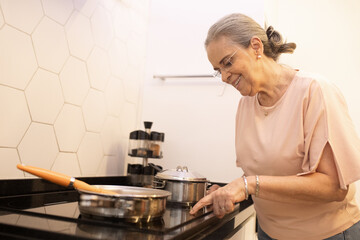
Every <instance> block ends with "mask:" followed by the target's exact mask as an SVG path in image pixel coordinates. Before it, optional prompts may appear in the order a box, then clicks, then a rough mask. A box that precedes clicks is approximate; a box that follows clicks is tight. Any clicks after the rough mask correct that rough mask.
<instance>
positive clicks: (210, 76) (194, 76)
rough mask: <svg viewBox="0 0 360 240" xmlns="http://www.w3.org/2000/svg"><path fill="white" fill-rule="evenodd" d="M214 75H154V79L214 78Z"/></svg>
mask: <svg viewBox="0 0 360 240" xmlns="http://www.w3.org/2000/svg"><path fill="white" fill-rule="evenodd" d="M213 77H214V76H213V75H210V74H209V75H154V76H153V78H158V79H161V80H164V81H165V80H166V79H168V78H213Z"/></svg>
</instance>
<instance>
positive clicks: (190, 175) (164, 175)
mask: <svg viewBox="0 0 360 240" xmlns="http://www.w3.org/2000/svg"><path fill="white" fill-rule="evenodd" d="M155 177H157V178H160V179H165V180H176V181H190V182H207V179H206V178H205V177H204V176H202V175H201V174H199V173H197V172H194V171H193V172H190V171H189V170H188V168H187V167H186V166H184V167H181V166H178V167H177V168H176V169H167V170H163V171H161V172H158V173H157V174H156V176H155Z"/></svg>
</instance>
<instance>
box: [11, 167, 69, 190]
mask: <svg viewBox="0 0 360 240" xmlns="http://www.w3.org/2000/svg"><path fill="white" fill-rule="evenodd" d="M17 168H18V169H20V170H23V171H25V172H28V173H31V174H33V175H35V176H38V177H40V178H43V179H46V180H48V181H50V182H53V183H55V184H58V185H61V186H64V187H67V186H69V184H70V179H71V177H70V176H67V175H65V174H62V173H57V172H53V171H50V170H46V169H43V168H38V167H33V166H26V165H24V164H18V165H17Z"/></svg>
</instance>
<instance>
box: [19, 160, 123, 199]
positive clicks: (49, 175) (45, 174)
mask: <svg viewBox="0 0 360 240" xmlns="http://www.w3.org/2000/svg"><path fill="white" fill-rule="evenodd" d="M17 168H18V169H20V170H23V171H25V172H28V173H31V174H33V175H35V176H38V177H40V178H43V179H45V180H48V181H50V182H53V183H55V184H58V185H61V186H64V187H68V186H69V185H70V183H71V179H72V178H71V177H70V176H68V175H65V174H62V173H57V172H53V171H50V170H47V169H43V168H39V167H33V166H26V165H24V164H18V165H17ZM73 186H74V187H75V188H76V189H81V190H86V191H91V192H96V193H103V194H111V195H116V194H118V193H117V192H113V191H110V190H106V189H102V188H97V187H94V186H91V185H89V184H87V183H85V182H83V181H80V180H77V179H75V181H74V178H73Z"/></svg>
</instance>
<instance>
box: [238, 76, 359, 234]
mask: <svg viewBox="0 0 360 240" xmlns="http://www.w3.org/2000/svg"><path fill="white" fill-rule="evenodd" d="M235 142H236V156H237V159H236V163H237V166H238V167H241V168H242V169H243V171H244V173H245V175H246V176H251V175H271V176H288V175H298V176H299V177H301V175H305V174H309V173H312V172H315V171H316V168H317V166H318V163H319V160H320V157H321V154H322V151H323V149H324V147H325V145H326V143H329V144H330V146H331V149H332V151H333V155H334V158H335V159H334V160H335V165H336V168H337V173H338V176H339V182H340V187H341V188H343V189H346V188H347V186H349V191H348V194H347V196H346V198H345V199H344V200H343V201H341V202H331V203H313V202H309V203H301V204H299V203H296V204H295V203H294V204H284V203H279V202H275V201H269V200H264V199H260V198H256V197H254V196H253V200H254V204H255V209H256V212H257V216H258V220H259V223H260V225H261V228H262V229H263V230H264V231H265V232H266V233H267V234H269V235H270V236H271V237H272V238H276V239H286V240H292V239H293V240H296V239H299V240H300V239H301V240H303V239H307V240H311V239H314V240H317V239H324V238H327V237H330V236H332V235H335V234H337V233H339V232H341V231H343V230H345V229H347V228H348V227H350V226H351V225H352V224H354V223H355V222H357V221H359V220H360V211H359V209H358V207H357V205H356V202H355V198H354V197H355V186H354V184H353V182H355V181H356V180H358V179H360V140H359V138H358V136H357V134H356V131H355V127H354V125H353V123H352V121H351V119H350V116H349V113H348V109H347V105H346V103H345V100H344V98H343V96H342V94H341V93H340V92H339V90H338V89H337V88H336V87H335V86H334V85H332V84H331V83H329V82H327V81H326V80H324V79H322V78H321V77H319V76H315V75H307V74H305V73H303V72H297V74H296V75H295V77H294V79H293V80H292V82H291V84H290V85H289V87H288V89H287V90H286V92H285V94H284V95H283V96H282V97H281V98H280V100H279V101H278V102H277V103H276V104H275V105H273V106H272V107H263V106H261V105H260V104H259V102H258V99H257V95H256V96H254V97H242V98H241V99H240V102H239V106H238V111H237V115H236V137H235ZM260 185H261V183H260Z"/></svg>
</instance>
